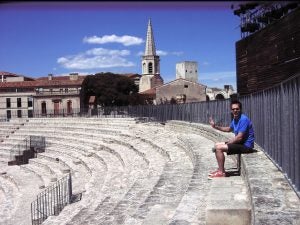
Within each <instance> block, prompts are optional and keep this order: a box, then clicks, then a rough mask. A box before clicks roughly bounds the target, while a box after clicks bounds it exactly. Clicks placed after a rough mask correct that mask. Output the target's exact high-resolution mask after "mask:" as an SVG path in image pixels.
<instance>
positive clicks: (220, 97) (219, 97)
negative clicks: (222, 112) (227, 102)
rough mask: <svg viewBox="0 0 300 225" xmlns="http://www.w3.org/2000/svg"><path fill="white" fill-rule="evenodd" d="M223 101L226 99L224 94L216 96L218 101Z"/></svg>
mask: <svg viewBox="0 0 300 225" xmlns="http://www.w3.org/2000/svg"><path fill="white" fill-rule="evenodd" d="M221 99H225V98H224V95H222V94H217V95H216V100H221Z"/></svg>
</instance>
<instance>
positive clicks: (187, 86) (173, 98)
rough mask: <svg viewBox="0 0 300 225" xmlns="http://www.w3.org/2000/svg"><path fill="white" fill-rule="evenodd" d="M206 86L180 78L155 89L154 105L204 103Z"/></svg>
mask: <svg viewBox="0 0 300 225" xmlns="http://www.w3.org/2000/svg"><path fill="white" fill-rule="evenodd" d="M205 92H206V86H205V85H202V84H199V83H196V82H193V81H190V80H185V79H182V78H179V79H176V80H173V81H171V82H169V83H167V84H164V85H161V86H159V87H157V88H156V104H166V103H177V104H181V103H190V102H201V101H206V95H205Z"/></svg>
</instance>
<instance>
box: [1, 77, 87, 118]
mask: <svg viewBox="0 0 300 225" xmlns="http://www.w3.org/2000/svg"><path fill="white" fill-rule="evenodd" d="M17 77H19V78H18V79H19V80H20V79H21V80H22V76H17ZM84 78H85V76H79V75H78V74H70V75H69V76H59V77H54V76H53V75H52V74H49V75H48V77H41V78H38V79H32V78H31V80H24V79H23V81H15V80H16V77H14V80H13V81H11V80H9V79H7V80H6V82H0V93H1V95H0V118H8V119H10V118H14V117H17V118H23V117H25V118H26V117H33V115H34V116H55V115H58V114H60V115H61V114H63V115H70V114H72V113H74V110H79V109H80V90H81V85H82V82H83V80H84ZM18 79H17V80H18Z"/></svg>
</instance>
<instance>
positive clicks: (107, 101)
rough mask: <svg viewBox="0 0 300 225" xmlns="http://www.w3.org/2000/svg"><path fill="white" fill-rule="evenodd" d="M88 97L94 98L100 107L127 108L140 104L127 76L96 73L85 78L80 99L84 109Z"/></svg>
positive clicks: (134, 87)
mask: <svg viewBox="0 0 300 225" xmlns="http://www.w3.org/2000/svg"><path fill="white" fill-rule="evenodd" d="M90 96H96V104H97V105H101V106H127V105H136V104H139V103H140V97H139V95H138V87H137V86H136V85H135V83H134V81H133V80H132V79H130V78H129V77H127V76H124V75H120V74H113V73H98V74H95V75H89V76H87V77H86V78H85V79H84V81H83V83H82V90H81V98H82V100H83V104H84V106H85V107H87V106H88V101H89V98H90Z"/></svg>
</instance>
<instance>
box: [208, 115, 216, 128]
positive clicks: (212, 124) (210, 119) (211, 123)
mask: <svg viewBox="0 0 300 225" xmlns="http://www.w3.org/2000/svg"><path fill="white" fill-rule="evenodd" d="M209 124H210V125H211V126H212V127H213V128H215V126H216V124H215V121H214V120H213V118H212V117H209Z"/></svg>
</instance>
